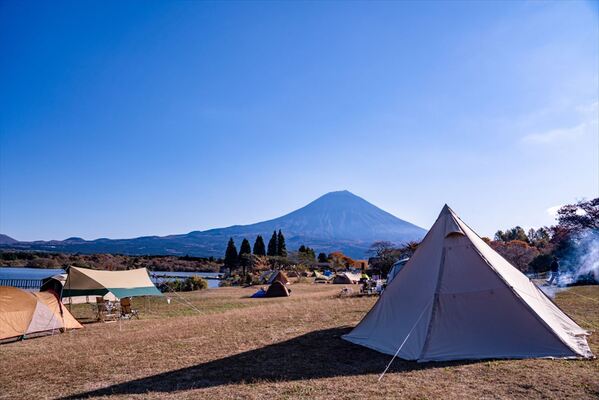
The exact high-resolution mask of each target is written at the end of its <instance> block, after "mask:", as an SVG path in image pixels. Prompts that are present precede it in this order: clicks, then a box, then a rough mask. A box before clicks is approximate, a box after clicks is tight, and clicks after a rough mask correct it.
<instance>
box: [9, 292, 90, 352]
mask: <svg viewBox="0 0 599 400" xmlns="http://www.w3.org/2000/svg"><path fill="white" fill-rule="evenodd" d="M79 328H83V326H81V324H80V323H79V322H77V320H76V319H75V318H74V317H73V316H72V315H71V313H70V312H69V311H68V310H67V309H66V308H65V307H64V306H63V305H62V303H61V302H60V301H59V299H58V298H57V297H56V296H55V295H54V294H53V293H52V292H49V291H47V292H39V293H31V292H26V291H24V290H21V289H18V288H15V287H11V286H0V340H3V339H10V338H18V337H21V336H26V335H30V334H33V333H41V332H54V331H55V330H66V329H79Z"/></svg>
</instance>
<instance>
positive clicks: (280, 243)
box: [277, 229, 287, 257]
mask: <svg viewBox="0 0 599 400" xmlns="http://www.w3.org/2000/svg"><path fill="white" fill-rule="evenodd" d="M277 255H278V256H279V257H287V246H285V236H283V232H281V230H280V229H279V234H278V235H277Z"/></svg>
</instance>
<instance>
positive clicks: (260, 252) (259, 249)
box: [254, 235, 266, 256]
mask: <svg viewBox="0 0 599 400" xmlns="http://www.w3.org/2000/svg"><path fill="white" fill-rule="evenodd" d="M254 255H256V256H265V255H266V249H265V248H264V239H262V235H258V236H257V237H256V241H255V242H254Z"/></svg>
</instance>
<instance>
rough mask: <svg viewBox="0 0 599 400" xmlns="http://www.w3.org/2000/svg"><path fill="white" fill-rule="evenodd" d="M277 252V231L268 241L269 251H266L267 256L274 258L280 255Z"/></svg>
mask: <svg viewBox="0 0 599 400" xmlns="http://www.w3.org/2000/svg"><path fill="white" fill-rule="evenodd" d="M277 250H278V246H277V231H273V233H272V236H271V238H270V240H269V241H268V250H267V251H266V255H267V256H271V257H274V256H276V255H277V253H278V251H277Z"/></svg>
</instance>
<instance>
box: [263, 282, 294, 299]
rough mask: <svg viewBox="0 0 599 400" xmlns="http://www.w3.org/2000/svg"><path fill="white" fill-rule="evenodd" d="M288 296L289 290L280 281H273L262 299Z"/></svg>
mask: <svg viewBox="0 0 599 400" xmlns="http://www.w3.org/2000/svg"><path fill="white" fill-rule="evenodd" d="M287 296H289V289H287V287H286V286H285V285H284V284H283V283H281V282H280V281H274V282H273V283H272V284H271V285H270V286H269V287H268V290H267V291H266V294H265V295H264V297H287Z"/></svg>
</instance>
